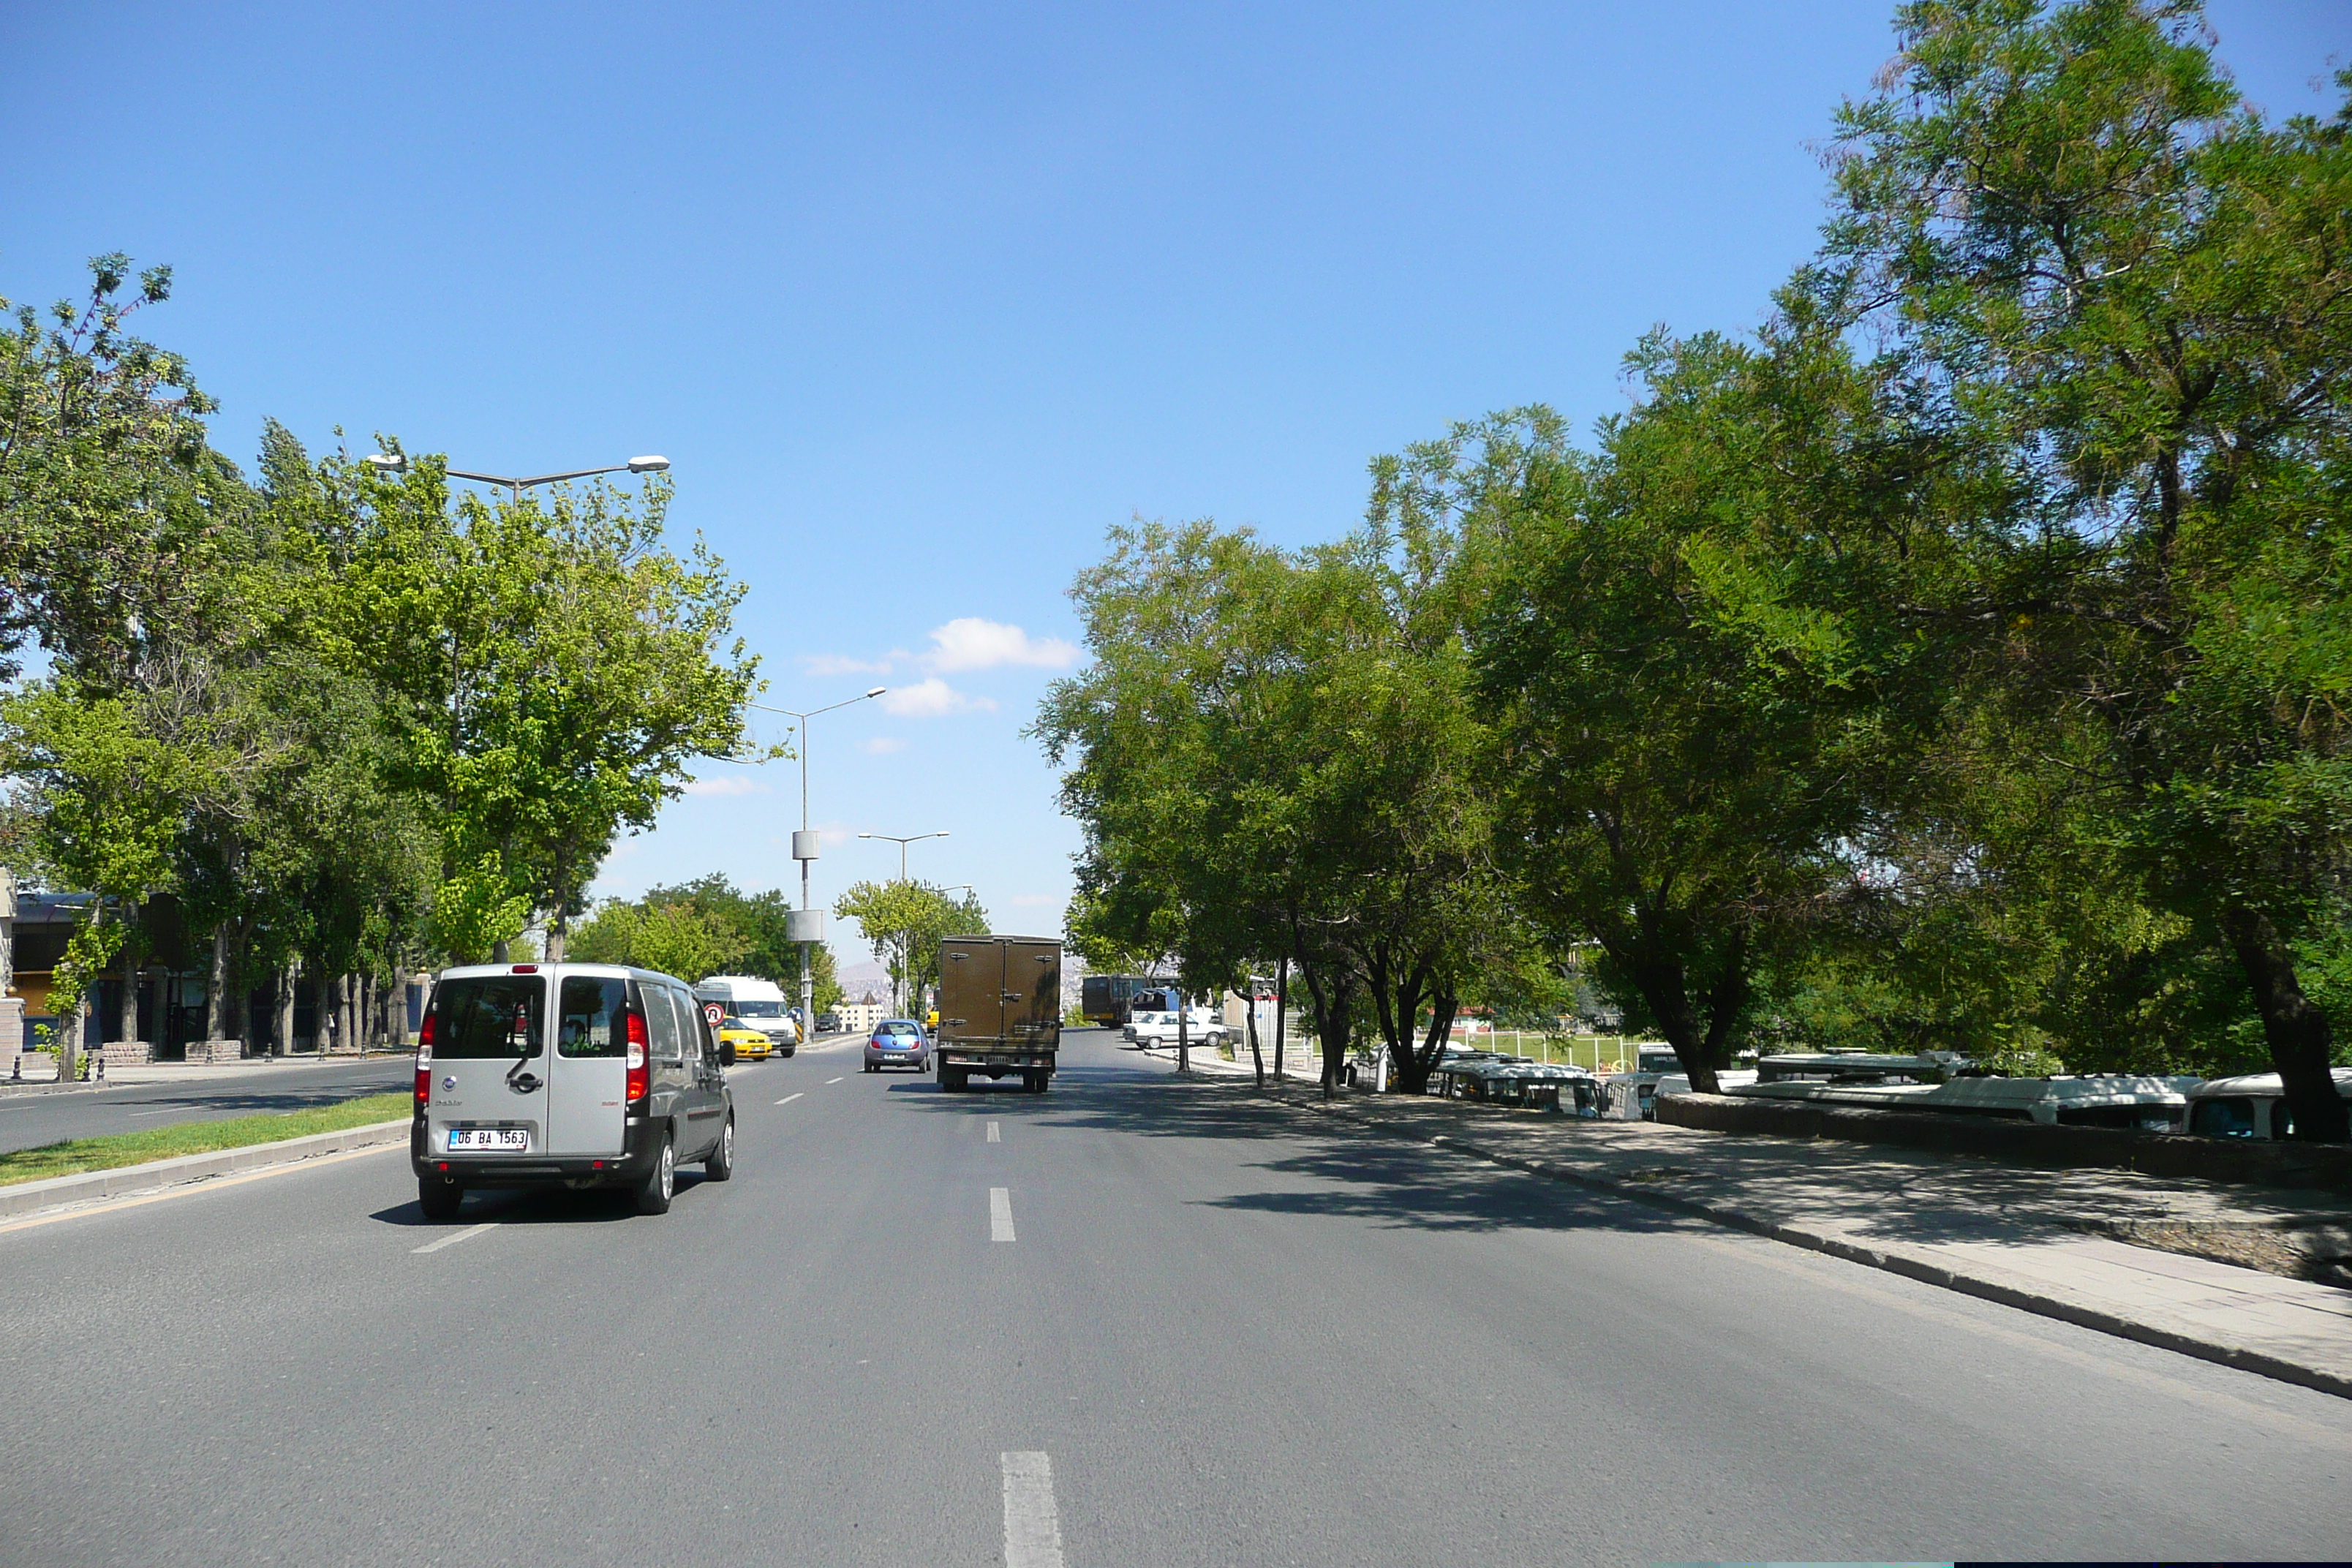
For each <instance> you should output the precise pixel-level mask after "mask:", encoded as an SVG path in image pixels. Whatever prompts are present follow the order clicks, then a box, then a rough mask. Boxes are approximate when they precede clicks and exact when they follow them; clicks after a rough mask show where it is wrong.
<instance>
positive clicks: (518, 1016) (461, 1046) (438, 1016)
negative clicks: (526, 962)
mask: <svg viewBox="0 0 2352 1568" xmlns="http://www.w3.org/2000/svg"><path fill="white" fill-rule="evenodd" d="M546 1011H547V982H545V981H544V980H541V978H540V977H539V976H538V975H536V974H480V975H469V976H467V977H465V978H462V979H457V980H445V981H443V982H442V983H441V987H440V989H439V990H438V991H437V992H436V993H435V994H434V997H433V1017H434V1023H433V1055H434V1058H435V1059H436V1060H451V1061H467V1060H479V1059H481V1058H485V1057H535V1056H537V1055H539V1051H540V1043H541V1026H542V1023H543V1015H544V1014H545V1013H546Z"/></svg>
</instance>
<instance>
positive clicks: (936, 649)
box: [923, 616, 1082, 673]
mask: <svg viewBox="0 0 2352 1568" xmlns="http://www.w3.org/2000/svg"><path fill="white" fill-rule="evenodd" d="M931 643H932V648H931V651H930V652H929V653H928V654H926V655H924V656H923V667H924V668H927V669H934V670H939V671H940V672H942V673H952V672H953V671H956V670H959V669H993V668H996V667H997V666H998V665H1000V664H1025V665H1029V666H1032V667H1033V668H1038V669H1067V668H1070V667H1071V666H1072V665H1074V664H1076V663H1077V662H1078V660H1079V658H1081V657H1082V655H1081V654H1080V652H1079V649H1078V646H1077V645H1076V643H1068V642H1064V641H1063V640H1062V639H1061V638H1060V637H1031V636H1030V635H1029V634H1028V633H1027V632H1024V631H1023V630H1022V629H1021V628H1020V627H1019V626H1006V625H1005V624H1004V623H1003V622H1002V621H984V620H982V619H981V618H980V617H979V616H960V617H958V618H957V619H955V620H952V621H950V622H949V623H948V624H947V625H946V626H940V627H939V628H938V629H937V630H935V631H933V632H932V633H931Z"/></svg>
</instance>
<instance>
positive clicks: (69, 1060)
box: [58, 997, 86, 1083]
mask: <svg viewBox="0 0 2352 1568" xmlns="http://www.w3.org/2000/svg"><path fill="white" fill-rule="evenodd" d="M85 1000H86V999H85V998H81V997H76V998H75V999H74V1005H73V1006H72V1007H71V1008H69V1009H68V1010H67V1011H65V1012H62V1013H59V1014H58V1082H59V1083H71V1082H73V1080H74V1072H75V1069H76V1068H78V1067H79V1065H80V1058H81V1010H82V1007H83V1005H84V1003H85Z"/></svg>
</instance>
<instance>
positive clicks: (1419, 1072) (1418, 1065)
mask: <svg viewBox="0 0 2352 1568" xmlns="http://www.w3.org/2000/svg"><path fill="white" fill-rule="evenodd" d="M1461 1010H1462V998H1461V997H1459V996H1457V995H1455V994H1454V993H1453V992H1451V991H1444V990H1438V991H1433V992H1431V993H1430V996H1429V1035H1428V1037H1427V1038H1425V1039H1424V1040H1423V1041H1422V1043H1421V1048H1420V1049H1419V1050H1418V1051H1409V1052H1407V1053H1406V1058H1405V1060H1403V1061H1402V1062H1401V1063H1399V1064H1398V1067H1397V1089H1398V1091H1399V1092H1400V1093H1403V1094H1427V1093H1428V1092H1429V1075H1430V1074H1431V1073H1433V1072H1434V1071H1435V1070H1436V1068H1437V1058H1438V1057H1439V1056H1440V1055H1441V1054H1442V1053H1443V1052H1444V1049H1445V1043H1446V1041H1448V1040H1449V1039H1451V1038H1452V1037H1453V1036H1454V1015H1456V1014H1457V1013H1459V1012H1461Z"/></svg>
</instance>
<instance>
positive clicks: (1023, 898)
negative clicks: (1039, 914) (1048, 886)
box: [1004, 893, 1070, 910]
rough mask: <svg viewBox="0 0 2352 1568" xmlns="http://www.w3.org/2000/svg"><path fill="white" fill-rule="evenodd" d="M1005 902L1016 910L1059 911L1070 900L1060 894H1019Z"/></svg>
mask: <svg viewBox="0 0 2352 1568" xmlns="http://www.w3.org/2000/svg"><path fill="white" fill-rule="evenodd" d="M1004 901H1005V902H1006V903H1008V904H1010V905H1012V906H1013V908H1014V909H1016V910H1058V909H1060V908H1061V907H1062V906H1063V905H1064V904H1066V903H1068V902H1069V901H1070V900H1068V899H1066V898H1065V897H1063V896H1062V895H1061V894H1059V893H1018V894H1015V895H1014V896H1013V897H1012V898H1009V899H1007V900H1004Z"/></svg>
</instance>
